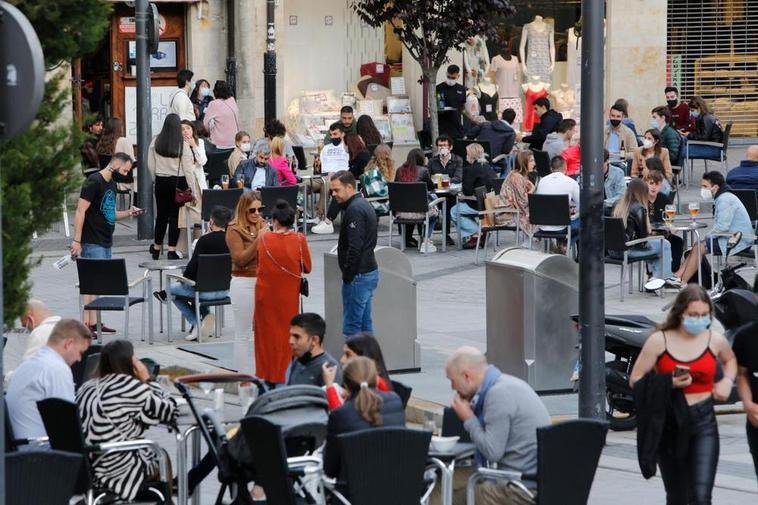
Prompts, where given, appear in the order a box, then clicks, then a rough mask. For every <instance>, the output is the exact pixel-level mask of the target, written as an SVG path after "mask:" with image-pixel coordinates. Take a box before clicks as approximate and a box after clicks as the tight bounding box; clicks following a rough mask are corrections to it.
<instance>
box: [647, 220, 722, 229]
mask: <svg viewBox="0 0 758 505" xmlns="http://www.w3.org/2000/svg"><path fill="white" fill-rule="evenodd" d="M650 226H651V227H652V228H653V230H655V231H694V230H702V229H703V228H707V227H708V224H707V223H703V222H701V221H695V222H694V223H693V222H689V223H687V224H676V223H674V224H671V225H667V224H666V223H660V222H659V223H652V224H651V225H650Z"/></svg>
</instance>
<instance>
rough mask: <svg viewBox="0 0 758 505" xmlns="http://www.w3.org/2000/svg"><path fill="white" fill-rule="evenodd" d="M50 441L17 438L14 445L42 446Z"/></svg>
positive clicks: (43, 438)
mask: <svg viewBox="0 0 758 505" xmlns="http://www.w3.org/2000/svg"><path fill="white" fill-rule="evenodd" d="M49 441H50V439H49V438H48V437H29V438H15V439H13V443H14V444H15V445H42V444H46V443H48V442H49Z"/></svg>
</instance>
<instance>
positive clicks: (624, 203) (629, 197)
mask: <svg viewBox="0 0 758 505" xmlns="http://www.w3.org/2000/svg"><path fill="white" fill-rule="evenodd" d="M647 195H648V187H647V184H646V183H645V181H643V180H642V179H639V178H634V179H632V180H631V182H630V183H629V186H627V188H626V193H624V197H623V198H622V199H621V200H619V202H618V203H617V204H616V206H615V207H614V208H613V217H615V218H621V220H622V221H623V222H624V227H626V222H627V219H628V218H629V209H631V207H632V204H633V203H634V202H638V203H639V204H640V205H642V206H643V207H644V208H645V209H647ZM647 229H648V231H649V230H650V220H649V219H648V222H647Z"/></svg>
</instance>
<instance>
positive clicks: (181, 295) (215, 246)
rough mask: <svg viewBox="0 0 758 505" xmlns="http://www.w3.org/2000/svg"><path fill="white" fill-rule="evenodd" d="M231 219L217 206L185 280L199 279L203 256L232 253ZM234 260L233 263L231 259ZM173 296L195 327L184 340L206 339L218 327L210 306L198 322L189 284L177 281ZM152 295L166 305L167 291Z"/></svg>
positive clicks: (209, 295) (217, 295)
mask: <svg viewBox="0 0 758 505" xmlns="http://www.w3.org/2000/svg"><path fill="white" fill-rule="evenodd" d="M231 218H232V213H231V211H230V210H229V209H227V208H226V207H223V206H221V205H217V206H215V207H213V209H212V210H211V219H210V221H209V222H208V233H206V234H205V235H203V236H202V237H200V238H199V239H197V244H196V245H195V249H194V250H193V251H192V257H191V258H190V260H189V263H187V266H186V267H185V268H184V273H183V274H182V275H183V276H184V277H185V278H187V279H190V280H192V281H194V280H195V279H196V277H197V266H198V265H197V264H198V261H199V258H200V255H201V254H229V247H228V246H227V245H226V225H227V224H229V221H230V220H231ZM230 261H231V260H230ZM171 294H172V295H173V296H176V297H177V298H174V299H173V302H174V305H176V308H177V309H179V312H181V313H182V316H184V319H186V320H187V322H188V323H189V324H190V325H191V326H192V327H191V328H190V332H189V334H188V335H187V336H186V337H184V338H185V340H197V334H198V332H199V333H200V335H202V337H203V338H206V337H208V335H210V334H211V332H212V331H213V327H214V325H215V324H216V316H214V315H213V314H211V313H210V311H209V310H208V307H200V317H202V321H198V320H197V314H196V312H195V304H194V302H191V301H190V299H192V300H194V298H195V287H194V286H190V285H189V284H184V283H180V282H178V281H177V282H175V283H173V284H172V285H171ZM153 295H154V296H155V297H156V298H157V299H158V300H159V301H160V302H161V303H166V299H167V295H166V291H165V290H164V291H155V292H154V293H153ZM227 296H229V292H228V291H208V292H203V293H200V300H201V301H202V300H220V299H223V298H226V297H227Z"/></svg>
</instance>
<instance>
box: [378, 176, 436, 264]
mask: <svg viewBox="0 0 758 505" xmlns="http://www.w3.org/2000/svg"><path fill="white" fill-rule="evenodd" d="M387 189H388V192H389V208H390V216H389V217H390V234H389V244H388V245H389V246H390V247H392V228H393V227H394V225H395V224H400V225H403V226H401V230H402V232H401V235H400V238H401V240H400V250H401V251H405V236H406V233H408V230H407V225H411V226H413V225H417V224H423V225H424V228H423V237H421V240H419V241H418V247H419V251H420V250H421V246H422V244H423V238H424V237H426V235H427V233H428V230H429V216H428V215H427V213H428V212H429V210H430V209H431V208H432V207H436V206H438V205H441V208H440V217H442V229H443V230H447V199H446V198H436V199H434V200H433V201H431V202H430V201H429V196H428V195H429V193H428V190H427V187H426V183H425V182H388V183H387ZM406 212H407V213H416V214H418V215H420V216H424V217H419V218H410V217H398V216H397V215H398V214H399V213H406ZM442 250H443V251H446V250H447V245H446V243H445V241H444V240H443V241H442Z"/></svg>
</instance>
